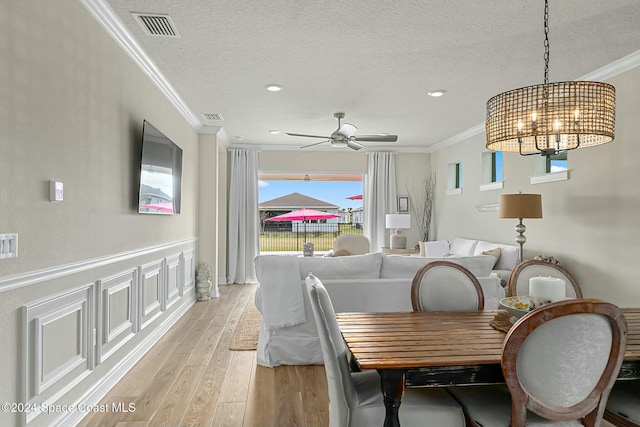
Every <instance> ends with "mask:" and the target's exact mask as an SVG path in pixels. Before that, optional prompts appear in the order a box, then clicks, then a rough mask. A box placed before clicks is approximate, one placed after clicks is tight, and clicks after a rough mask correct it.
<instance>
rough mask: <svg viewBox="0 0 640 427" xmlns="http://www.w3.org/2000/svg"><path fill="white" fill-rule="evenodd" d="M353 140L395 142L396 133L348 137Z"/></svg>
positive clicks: (396, 138)
mask: <svg viewBox="0 0 640 427" xmlns="http://www.w3.org/2000/svg"><path fill="white" fill-rule="evenodd" d="M350 139H351V140H353V141H365V142H367V141H368V142H396V141H397V140H398V135H355V136H352V137H351V138H350Z"/></svg>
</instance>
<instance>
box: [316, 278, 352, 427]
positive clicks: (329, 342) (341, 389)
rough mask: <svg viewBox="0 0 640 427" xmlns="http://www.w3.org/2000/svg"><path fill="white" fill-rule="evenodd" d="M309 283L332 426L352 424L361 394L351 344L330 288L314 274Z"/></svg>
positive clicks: (330, 424)
mask: <svg viewBox="0 0 640 427" xmlns="http://www.w3.org/2000/svg"><path fill="white" fill-rule="evenodd" d="M305 284H306V286H307V292H308V293H309V299H310V300H311V310H312V311H313V317H314V318H315V321H316V326H317V328H318V335H319V337H320V346H321V347H322V356H323V358H324V367H325V372H326V376H327V386H328V390H329V426H332V427H333V426H336V427H337V426H348V425H349V417H350V412H351V409H352V408H355V407H356V406H357V402H358V397H357V394H356V390H355V386H354V384H353V380H352V379H351V370H350V367H349V361H348V360H347V347H346V345H345V343H344V340H343V339H342V334H341V333H340V327H339V326H338V321H337V320H336V313H335V311H334V309H333V304H332V303H331V299H330V298H329V294H328V293H327V290H326V288H325V287H324V285H323V284H322V282H321V281H320V279H318V278H317V277H315V276H313V275H312V274H309V275H308V276H307V278H306V279H305Z"/></svg>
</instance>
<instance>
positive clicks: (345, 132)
mask: <svg viewBox="0 0 640 427" xmlns="http://www.w3.org/2000/svg"><path fill="white" fill-rule="evenodd" d="M357 130H358V128H357V127H355V126H354V125H352V124H351V123H343V124H342V126H340V129H338V130H337V131H336V133H337V134H338V135H341V136H344V137H345V138H349V137H351V135H353V134H354V133H356V131H357Z"/></svg>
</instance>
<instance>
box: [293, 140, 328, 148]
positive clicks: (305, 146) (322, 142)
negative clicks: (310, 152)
mask: <svg viewBox="0 0 640 427" xmlns="http://www.w3.org/2000/svg"><path fill="white" fill-rule="evenodd" d="M329 141H330V140H329V139H327V140H326V141H320V142H316V143H314V144H309V145H304V146H302V147H300V149H301V150H302V149H303V148H307V147H313V146H314V145H320V144H324V143H325V142H329Z"/></svg>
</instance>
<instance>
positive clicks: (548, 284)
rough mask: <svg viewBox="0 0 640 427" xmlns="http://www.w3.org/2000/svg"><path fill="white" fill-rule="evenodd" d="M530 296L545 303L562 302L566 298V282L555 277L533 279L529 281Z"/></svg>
mask: <svg viewBox="0 0 640 427" xmlns="http://www.w3.org/2000/svg"><path fill="white" fill-rule="evenodd" d="M529 295H530V296H531V297H533V298H538V299H541V300H545V301H551V302H556V301H561V300H563V299H565V298H566V293H565V283H564V280H562V279H557V278H555V277H532V278H530V279H529Z"/></svg>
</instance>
